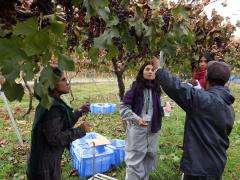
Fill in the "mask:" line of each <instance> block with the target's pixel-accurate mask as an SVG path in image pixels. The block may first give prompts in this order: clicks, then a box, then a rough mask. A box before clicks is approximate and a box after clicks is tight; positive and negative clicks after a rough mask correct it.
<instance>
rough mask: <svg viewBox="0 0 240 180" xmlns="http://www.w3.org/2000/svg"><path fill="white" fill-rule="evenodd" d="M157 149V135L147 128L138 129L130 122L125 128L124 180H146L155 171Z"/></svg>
mask: <svg viewBox="0 0 240 180" xmlns="http://www.w3.org/2000/svg"><path fill="white" fill-rule="evenodd" d="M157 147H158V133H151V123H149V125H148V127H140V126H138V125H137V124H135V123H132V122H131V121H130V122H129V121H128V122H127V127H126V156H125V162H126V177H125V180H148V178H149V173H150V171H152V170H154V169H155V166H156V158H157Z"/></svg>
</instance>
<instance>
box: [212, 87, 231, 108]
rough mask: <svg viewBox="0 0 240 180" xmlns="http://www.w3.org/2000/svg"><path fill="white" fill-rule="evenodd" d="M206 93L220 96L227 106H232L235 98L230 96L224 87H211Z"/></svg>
mask: <svg viewBox="0 0 240 180" xmlns="http://www.w3.org/2000/svg"><path fill="white" fill-rule="evenodd" d="M208 91H209V92H213V93H215V94H217V95H218V96H220V97H221V98H222V99H223V100H224V102H226V103H227V104H228V105H231V104H233V103H234V101H235V98H234V97H233V96H232V95H231V94H230V91H229V89H228V88H226V87H224V86H213V87H211V88H210V89H209V90H208Z"/></svg>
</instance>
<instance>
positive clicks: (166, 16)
mask: <svg viewBox="0 0 240 180" xmlns="http://www.w3.org/2000/svg"><path fill="white" fill-rule="evenodd" d="M162 18H163V22H164V24H163V26H162V28H161V29H162V30H163V31H165V32H168V30H169V22H170V19H171V12H170V11H169V10H166V11H165V12H164V13H163V15H162Z"/></svg>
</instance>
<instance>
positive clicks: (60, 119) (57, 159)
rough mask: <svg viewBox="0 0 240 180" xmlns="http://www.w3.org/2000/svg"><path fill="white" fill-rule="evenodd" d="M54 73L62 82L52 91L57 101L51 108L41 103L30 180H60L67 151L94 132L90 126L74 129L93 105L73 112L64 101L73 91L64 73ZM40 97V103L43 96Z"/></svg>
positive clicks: (34, 134)
mask: <svg viewBox="0 0 240 180" xmlns="http://www.w3.org/2000/svg"><path fill="white" fill-rule="evenodd" d="M51 69H52V71H53V73H54V74H55V75H56V76H57V77H59V81H58V83H57V84H56V86H55V87H54V88H53V89H50V88H49V94H50V96H51V97H52V98H53V103H52V105H51V107H50V108H49V109H46V108H44V107H43V106H42V105H41V104H40V103H39V104H38V106H37V108H36V112H35V118H34V122H33V126H32V136H31V149H30V154H29V157H28V164H27V178H28V179H29V180H60V179H61V167H60V164H61V157H62V154H63V152H64V149H65V148H66V147H68V146H69V144H70V143H71V142H72V141H74V140H75V139H78V138H81V137H83V136H85V134H86V132H88V131H90V127H89V124H88V123H86V122H84V123H82V124H81V125H80V127H77V128H73V126H74V124H75V123H76V122H77V120H78V118H79V117H80V116H81V115H82V114H83V113H87V112H88V111H89V104H85V105H83V106H82V107H81V108H79V109H78V110H76V111H75V112H73V110H72V108H70V107H69V106H68V105H67V104H66V103H65V102H64V101H63V100H62V99H61V98H60V96H61V95H62V94H66V93H69V91H70V85H69V84H68V83H67V81H66V77H65V75H64V73H63V72H62V71H60V70H59V69H58V68H51ZM42 75H44V74H42ZM36 97H37V98H38V99H39V100H40V97H39V96H37V95H36Z"/></svg>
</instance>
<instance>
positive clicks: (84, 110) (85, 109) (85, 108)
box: [78, 102, 90, 113]
mask: <svg viewBox="0 0 240 180" xmlns="http://www.w3.org/2000/svg"><path fill="white" fill-rule="evenodd" d="M78 111H80V112H81V113H88V112H89V111H90V103H89V102H87V103H85V104H83V105H82V106H81V107H80V108H78Z"/></svg>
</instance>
